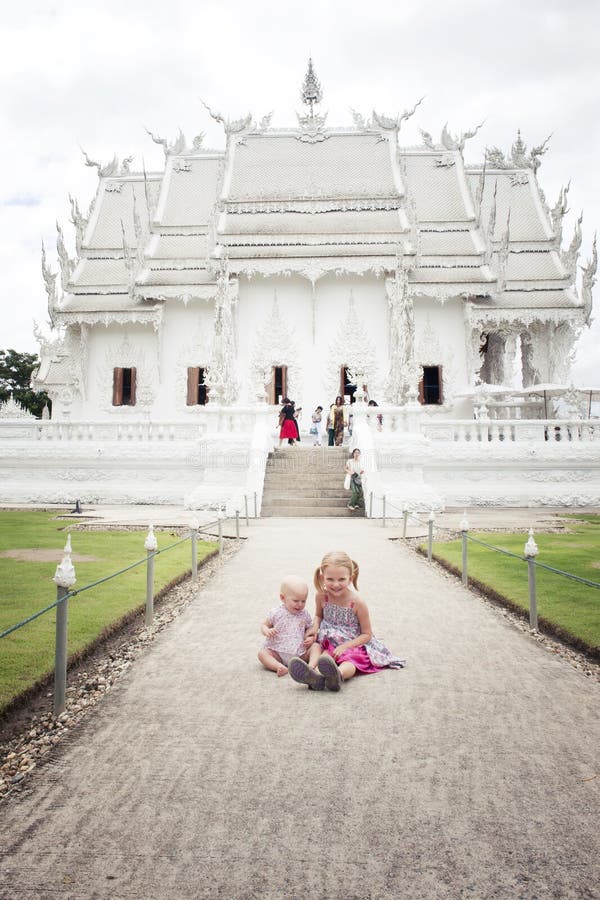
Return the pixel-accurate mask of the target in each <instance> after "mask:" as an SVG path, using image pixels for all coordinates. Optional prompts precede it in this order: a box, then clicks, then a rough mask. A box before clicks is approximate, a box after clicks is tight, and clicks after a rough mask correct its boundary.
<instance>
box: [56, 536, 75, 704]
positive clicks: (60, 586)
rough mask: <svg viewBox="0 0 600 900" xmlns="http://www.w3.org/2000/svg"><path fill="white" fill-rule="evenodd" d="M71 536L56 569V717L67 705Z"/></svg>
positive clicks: (72, 581)
mask: <svg viewBox="0 0 600 900" xmlns="http://www.w3.org/2000/svg"><path fill="white" fill-rule="evenodd" d="M71 553H72V550H71V535H68V537H67V543H66V544H65V550H64V556H63V558H62V562H60V563H59V565H58V566H57V567H56V572H55V574H54V578H53V579H52V580H53V581H54V584H55V585H56V599H57V600H58V601H59V603H58V605H57V607H56V640H55V652H54V715H55V716H59V715H60V714H61V713H62V712H64V711H65V706H66V703H67V620H68V615H69V600H68V597H67V595H68V593H69V588H71V587H73V585H74V584H75V582H76V581H77V579H76V577H75V568H74V566H73V563H72V562H71Z"/></svg>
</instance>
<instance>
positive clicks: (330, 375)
mask: <svg viewBox="0 0 600 900" xmlns="http://www.w3.org/2000/svg"><path fill="white" fill-rule="evenodd" d="M377 357H378V354H377V351H376V349H375V345H374V344H373V342H372V341H371V339H370V337H369V336H368V334H367V331H366V329H365V327H364V325H363V323H362V322H361V321H360V320H359V318H358V315H357V313H356V307H355V305H354V295H353V294H352V291H351V292H350V297H349V300H348V312H347V315H346V318H345V320H344V321H340V323H339V326H338V331H337V334H336V337H335V339H334V340H333V343H332V344H330V346H329V354H328V360H327V365H326V368H325V387H326V389H327V391H328V393H329V395H330V396H335V395H336V394H337V393H338V391H339V385H340V371H341V367H342V366H347V368H348V370H349V372H348V374H349V376H350V379H351V381H352V383H353V384H356V386H357V388H358V391H359V392H360V391H361V390H362V385H363V384H366V385H367V386H368V389H369V393H370V394H371V395H373V394H375V393H379V381H378V364H377Z"/></svg>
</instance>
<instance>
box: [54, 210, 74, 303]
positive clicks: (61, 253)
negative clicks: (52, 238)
mask: <svg viewBox="0 0 600 900" xmlns="http://www.w3.org/2000/svg"><path fill="white" fill-rule="evenodd" d="M56 231H57V238H56V249H57V251H58V258H59V260H60V283H61V287H62V289H63V291H66V290H68V285H69V281H70V280H71V276H72V274H73V269H74V268H75V262H74V260H72V259H70V258H69V254H68V253H67V248H66V247H65V239H64V236H63V232H62V228H61V227H60V225H59V224H58V222H57V223H56Z"/></svg>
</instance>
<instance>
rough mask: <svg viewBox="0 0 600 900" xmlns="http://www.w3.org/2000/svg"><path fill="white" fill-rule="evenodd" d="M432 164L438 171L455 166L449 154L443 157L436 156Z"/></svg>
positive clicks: (454, 161)
mask: <svg viewBox="0 0 600 900" xmlns="http://www.w3.org/2000/svg"><path fill="white" fill-rule="evenodd" d="M434 164H435V166H436V167H437V168H438V169H450V168H452V166H455V165H456V160H455V159H454V157H453V156H452V155H451V154H450V153H447V154H446V155H445V156H437V157H436V158H435V160H434Z"/></svg>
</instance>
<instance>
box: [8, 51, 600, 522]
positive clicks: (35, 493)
mask: <svg viewBox="0 0 600 900" xmlns="http://www.w3.org/2000/svg"><path fill="white" fill-rule="evenodd" d="M320 99H321V89H320V85H319V83H318V81H317V79H316V76H315V73H314V70H313V68H312V64H309V70H308V72H307V76H306V78H305V81H304V85H303V100H304V105H305V111H304V112H303V113H302V114H299V115H298V117H297V118H298V121H297V123H296V124H295V125H293V126H291V127H289V128H279V127H272V126H271V124H270V121H271V116H265V117H264V118H263V119H261V120H260V121H259V122H256V121H255V120H254V119H253V117H252V115H250V114H249V115H248V116H246V118H244V119H239V120H236V121H232V120H229V119H225V118H223V117H222V116H221V115H219V114H217V113H214V112H212V111H211V110H210V109H209V110H208V112H209V113H210V115H211V116H212V117H213V118H214V119H216V120H218V121H219V122H220V123H221V124H222V126H223V129H224V132H225V138H226V140H225V149H224V150H212V149H208V148H205V147H204V142H203V135H202V134H199V135H198V136H197V137H196V138H194V140H193V142H192V144H191V146H189V145H188V144H187V141H186V139H185V138H184V136H183V135H182V134H180V135H179V137H178V138H177V139H176V140H175V141H174V142H172V143H170V142H168V141H167V140H165V139H163V138H160V137H157V136H155V135H151V137H152V139H153V140H154V141H155V142H156V143H159V144H161V145H162V147H163V150H164V169H163V170H162V171H160V172H152V173H146V172H135V171H133V170H132V169H131V162H132V160H131V158H128V159H126V160H125V161H124V162H123V163H121V164H119V161H118V160H117V159H116V158H115V159H113V161H112V162H111V163H110V164H108V165H105V166H103V165H101V164H100V163H97V162H94V161H93V160H91V159H89V158H88V157H87V156H86V164H87V165H90V166H95V167H96V168H97V171H98V188H97V192H96V196H95V198H94V200H93V202H92V205H91V208H90V211H89V213H88V215H87V216H84V215H82V213H81V211H80V209H79V206H78V204H77V202H76V201H75V200H73V199H71V208H72V222H73V224H74V226H75V231H76V246H77V255H76V258H75V259H70V258H69V255H68V253H67V251H66V248H65V242H64V239H63V234H62V231H61V230H60V228H59V234H58V255H59V259H60V278H59V277H58V273H57V274H55V273H54V272H53V271H52V270H51V268H50V266H49V264H48V261H47V258H46V254H45V252H44V253H43V258H42V270H43V276H44V281H45V285H46V290H47V293H48V301H49V303H48V309H49V315H50V319H51V323H52V327H53V331H52V336H51V337H50V338H45V337H43V336H42V334H41V333H40V332H39V331H38V333H37V336H38V338H39V340H40V342H41V365H40V368H39V371H38V372H37V375H36V377H35V379H34V387H36V388H38V389H40V390H45V391H47V392H48V394H49V395H50V397H51V399H52V418H51V420H49V421H42V422H37V421H35V422H25V420H24V419H22V420H15V418H14V416H13V417H12V418H11V419H10V422H11V423H12V424H11V427H12V429H13V430H12V431H11V432H10V434H9V431H8V430H7V428H4V429H3V432H2V433H3V435H4V436H5V438H6V441H8V442H7V443H6V442H5V443H4V445H3V446H5V447H6V448H7V453H8V458H9V459H10V458H12V463H10V462H9V468H10V475H11V478H10V479H9V482H10V485H11V486H10V487H8V486H7V485H5V487H4V489H3V490H4V499H7V500H11V499H17V497H20V498H21V499H32V500H33V499H39V500H45V501H50V500H53V499H56V498H57V496H58V495H59V494H60V495H61V496H64V494H65V484H66V483H67V484H68V485H69V488H68V490H69V494H68V495H69V496H71V495H74V496H75V495H76V496H78V497H81V498H82V499H84V500H96V501H97V500H101V499H105V500H111V501H116V500H129V501H136V502H178V503H180V502H186V503H188V505H190V506H195V507H202V506H207V505H211V504H214V503H216V502H218V501H222V502H227V503H228V504H229V505H231V504H234V505H235V504H236V503H237V504H239V497H240V496H241V495H242V494H243V493H244V492H248V491H249V492H254V491H257V492H258V494H259V497H260V491H261V484H262V480H261V479H262V475H263V473H264V463H265V453H266V451H267V450H268V449H269V448H270V447H271V446H272V444H273V434H274V429H275V427H276V422H277V409H276V407H277V405H278V403H279V400H280V397H281V396H282V395H286V394H287V395H289V396H290V397H292V398H293V399H294V400H295V401H296V403H297V405H300V406H302V407H303V409H304V413H305V422H306V421H308V419H309V417H310V412H311V411H312V410H313V409H314V408H315V407H316V406H317V405H321V406H323V407H324V408H325V409H327V408H328V406H329V404H330V403H331V402H332V401H333V399H334V398H335V396H336V395H337V394H340V393H341V394H349V393H352V392H353V391H354V390H355V387H356V392H355V399H356V400H357V402H356V403H354V404H353V411H354V413H355V416H354V419H355V433H354V435H353V440H354V442H355V443H359V442H360V444H361V447H362V448H363V449H364V450H365V452H368V454H369V459H370V462H369V467H370V470H371V474H370V482H371V489H372V490H374V492H375V493H376V494H377V495H382V494H383V493H386V494H387V496H388V497H393V498H395V500H394V502H396V503H397V504H404V503H408V504H411V505H414V506H421V507H425V508H426V507H429V506H442V505H444V504H447V505H450V504H452V505H454V504H464V503H491V504H503V505H514V504H521V503H574V504H584V503H597V502H599V498H600V467H599V456H600V453H599V448H600V423H596V424H594V423H593V422H592V421H590V420H589V417H588V415H587V413H586V411H585V409H584V407H583V405H582V406H581V407H577V402H578V400H581V398H580V397H579V398H578V397H577V396H575V394H573V396H571V397H569V396H567V401H569V402H570V406H569V402H568V403H567V407H568V414H567V417H566V418H564V408H563V418H562V419H557V418H556V410H554V409H553V408H551V410H550V411H549V410H548V402H547V398H546V396H545V395H544V401H545V406H544V405H543V404H542V401H541V388H540V392H539V393H538V395H537V399H536V395H535V386H536V385H540V386H542V385H545V384H548V383H550V384H558V385H564V386H566V385H568V382H569V370H570V361H571V358H572V352H573V347H574V344H575V342H576V340H577V338H578V336H579V335H580V333H581V331H582V329H583V328H584V327H585V326H586V324H587V323H589V319H590V313H591V307H592V287H593V284H594V280H595V272H596V262H597V261H596V250H595V244H594V252H593V257H592V259H591V260H589V261H588V262H587V264H586V265H584V266H581V267H580V268H581V273H582V277H581V280H580V283H579V285H578V284H577V268H578V265H577V263H578V254H579V248H580V244H581V219H579V221H578V222H577V224H576V227H575V233H574V235H573V237H572V239H571V241H570V243H569V244H568V246H567V247H564V246H563V234H562V222H563V217H564V215H565V213H566V210H567V194H568V187H567V188H564V189H563V190H562V191H561V193H560V196H559V198H558V200H557V202H556V203H555V205H554V206H552V207H550V206H549V205H548V203H547V201H546V199H545V197H544V193H543V191H542V189H541V187H540V184H539V182H538V170H539V168H540V164H541V160H542V156H543V154H544V153H545V151H546V144H547V142H544V143H542V144H540V145H539V146H537V147H533V148H532V149H531V150H528V148H527V147H526V146H525V144H524V142H523V140H522V138H521V136H520V134H519V133H517V138H516V140H515V142H514V143H513V144H512V147H511V150H510V152H509V153H508V154H504V153H503V152H501V151H500V150H499V149H497V148H492V149H490V150H488V151H487V153H486V156H485V159H484V160H483V161H481V162H480V163H479V164H475V165H471V164H467V163H466V162H465V158H464V152H465V147H466V144H467V141H468V140H469V139H470V138H472V137H473V136H474V135H475V133H476V132H477V131H478V128H479V127H481V126H478V127H477V128H475V129H473V130H471V131H467V132H464V133H461V134H458V135H455V134H452V133H451V132H450V131H449V130H448V128H447V127H444V130H443V132H442V134H441V137H440V139H439V141H438V140H436V139H434V138H433V137H432V136H431V135H430V134H428V133H427V132H425V131H421V135H422V143H421V144H419V145H418V146H403V144H402V142H401V141H400V133H401V127H402V125H403V123H404V121H405V120H407V119H409V118H410V117H411V116H413V115H414V113H415V111H416V109H417V107H418V106H419V103H417V104H416V105H415V107H414V108H413V109H411V110H410V111H407V112H405V113H403V114H402V115H400V116H397V117H396V118H388V117H386V116H385V115H382V114H379V113H377V112H375V111H373V113H372V115H371V117H370V118H365V117H363V116H362V115H360V114H358V113H356V112H353V116H352V118H353V123H352V125H349V126H346V127H340V128H337V127H336V128H333V127H328V125H327V123H326V116H325V115H321V114H320V113H319V112H318V111H317V109H316V108H315V107H318V104H319V102H320ZM419 102H420V101H419ZM207 109H208V107H207ZM57 281H58V282H59V285H60V287H59V285H58V284H57ZM515 372H520V377H519V376H518V377H517V380H518V381H520V382H521V384H520V385H519V388H521V385H522V389H521V390H520V391H517V390H515V389H514V379H515ZM480 384H482V387H478V385H480ZM511 388H512V390H511ZM527 389H531V392H530V394H531V396H530V397H529V398H528V396H527ZM474 398H476V399H475V402H474ZM477 398H478V399H477ZM366 399H375V400H376V401H377V402H378V404H379V405H380V407H381V410H380V412H381V413H382V414H383V428H381V429H380V430H379V429H378V428H377V427H376V420H374V419H373V417H371V418H367V411H368V407H366V405H365V403H364V401H365V400H366ZM474 416H475V418H474ZM0 419H1V413H0ZM3 424H6V423H5V422H4V423H3ZM18 428H21V432H20V433H18V432H17V431H15V429H18ZM36 429H37V431H36ZM34 431H35V440H32V435H33V434H34ZM42 445H43V446H42ZM36 454H37V455H36ZM41 460H43V461H44V462H41ZM34 470H35V471H36V472H37V473H38V475H39V474H40V473H41V472H43V477H41V478H39V477H38V480H37V487H36V486H35V485H34V484H33V483H32V479H31V472H32V471H34ZM57 479H58V484H57ZM5 481H6V479H5ZM375 509H376V510H377V503H375Z"/></svg>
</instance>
